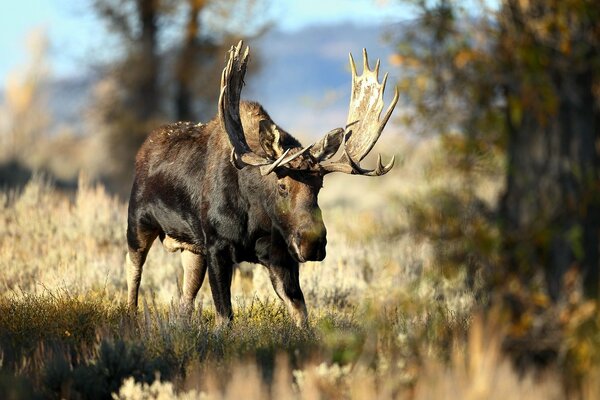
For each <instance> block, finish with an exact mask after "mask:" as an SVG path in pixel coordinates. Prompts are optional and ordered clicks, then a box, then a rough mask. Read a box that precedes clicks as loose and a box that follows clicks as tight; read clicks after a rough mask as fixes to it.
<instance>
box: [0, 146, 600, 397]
mask: <svg viewBox="0 0 600 400" xmlns="http://www.w3.org/2000/svg"><path fill="white" fill-rule="evenodd" d="M394 146H395V147H396V148H399V149H400V150H399V152H400V153H402V154H404V155H405V162H404V164H403V166H400V167H398V168H396V169H395V170H394V171H393V172H392V173H391V174H390V175H388V176H387V177H385V178H381V179H368V178H364V179H361V178H356V177H346V176H340V177H332V178H328V181H327V182H326V183H325V190H324V192H323V194H322V199H321V204H322V208H323V209H324V218H325V219H326V224H327V226H328V230H329V245H328V257H327V259H326V260H325V261H324V262H322V263H309V264H307V265H305V266H303V268H302V270H301V280H302V286H303V288H304V291H305V296H306V298H307V302H308V305H309V309H310V327H309V328H308V329H305V330H298V329H297V328H295V327H294V325H293V324H292V323H291V321H290V320H289V318H288V316H287V314H286V312H285V310H284V308H283V307H282V305H281V304H280V302H279V301H278V300H277V299H276V297H275V294H274V291H273V289H272V288H271V286H270V283H269V279H268V276H267V274H266V271H265V270H264V269H263V268H262V267H260V266H253V265H242V266H240V267H239V268H238V269H237V271H236V273H235V276H234V282H233V289H232V292H233V297H234V304H235V313H236V319H235V322H234V323H233V324H232V326H231V327H229V328H227V329H222V330H218V329H216V328H215V326H214V325H213V309H212V305H211V304H210V303H211V297H210V295H209V287H208V283H205V285H204V287H203V288H202V291H201V294H200V296H199V301H198V303H197V306H198V307H197V312H196V313H195V314H194V315H193V316H192V318H191V320H186V319H182V318H181V317H180V316H179V315H178V314H177V312H175V308H174V307H173V304H175V303H176V300H177V297H178V288H179V285H180V282H181V275H182V271H181V268H180V266H179V259H178V257H177V256H176V255H173V254H170V253H167V252H166V251H164V250H163V249H162V248H161V246H160V245H155V246H154V247H153V249H152V251H151V254H150V256H149V258H148V262H147V264H146V266H145V273H144V275H143V281H142V290H143V292H142V295H143V307H141V310H140V312H139V313H138V315H137V316H136V317H133V318H130V317H128V316H127V315H126V312H125V309H124V293H125V290H124V289H125V278H124V270H123V260H124V252H125V239H124V230H125V212H126V205H125V204H124V203H123V202H121V201H119V200H117V199H116V198H113V197H111V196H110V195H109V194H107V193H106V191H105V190H104V189H103V188H102V187H101V186H95V185H92V184H90V183H89V182H88V181H87V180H86V179H85V178H84V177H81V178H80V182H79V189H78V191H77V192H76V193H75V194H73V195H66V194H64V193H60V192H59V191H57V190H56V189H54V188H53V187H52V185H50V184H48V183H46V181H45V180H44V179H43V178H40V177H36V178H34V179H33V180H32V181H31V182H29V184H28V185H27V186H26V187H25V188H23V189H22V190H20V191H19V192H9V193H7V192H4V193H2V195H1V196H2V197H1V198H0V221H2V223H1V225H0V268H1V270H2V275H1V276H0V287H1V288H2V291H1V295H0V350H1V358H0V359H1V365H2V373H1V374H0V394H1V396H0V397H3V398H29V397H35V396H39V397H47V398H59V397H60V398H63V397H66V398H107V397H110V396H112V397H113V398H123V399H153V398H161V399H164V398H185V399H188V398H215V399H219V398H226V399H238V398H274V399H275V398H276V399H284V398H302V399H304V398H306V399H313V398H357V399H359V398H376V397H377V398H417V399H430V398H443V397H446V396H447V394H448V393H453V396H452V397H455V398H486V399H487V398H498V399H501V398H524V399H552V398H562V397H564V395H565V391H564V390H565V388H564V387H563V385H562V383H561V382H562V380H561V379H562V378H561V375H560V373H559V371H558V370H556V369H553V368H552V367H550V368H546V369H544V370H541V371H535V373H533V372H527V373H523V372H517V370H516V369H515V368H514V367H513V366H512V364H511V363H510V362H509V361H508V360H507V359H505V358H504V357H503V355H502V352H501V342H502V340H503V330H502V329H499V327H500V326H501V325H500V324H499V322H498V318H499V317H487V319H486V320H484V319H482V318H480V317H478V316H477V315H478V311H477V310H478V304H477V300H476V296H475V294H474V293H475V292H474V291H473V289H472V287H471V286H469V285H467V281H468V279H467V278H468V276H467V272H466V271H467V269H465V268H462V269H461V268H459V269H458V270H457V271H455V272H454V273H452V274H441V273H440V270H439V268H438V267H437V265H436V263H435V261H434V260H435V258H434V257H433V255H434V253H435V249H434V246H433V245H432V244H431V243H428V242H427V241H423V240H417V239H416V237H415V235H413V234H412V233H411V230H410V229H409V228H410V227H409V223H408V222H409V221H410V220H411V217H413V216H414V215H412V214H414V211H413V208H414V206H415V205H416V204H417V202H418V201H419V199H422V198H423V196H424V195H426V194H427V193H430V192H431V190H450V189H452V190H456V189H457V188H459V187H460V180H457V179H454V178H453V177H452V176H449V175H448V174H446V173H444V172H443V171H434V170H432V169H431V168H430V161H431V160H432V159H435V156H436V154H437V149H438V144H437V143H436V142H434V141H420V142H418V143H416V144H414V143H413V144H411V143H403V144H399V143H395V144H394ZM432 171H433V172H432ZM499 189H500V185H499V183H498V181H495V182H494V181H485V182H482V183H481V184H480V185H478V187H477V190H479V191H480V192H481V193H480V194H481V195H482V197H484V198H485V197H487V198H490V199H491V198H494V193H495V192H497V191H498V190H499ZM590 368H591V366H590ZM589 376H590V377H593V376H594V375H593V374H592V375H589ZM595 376H596V377H597V374H595ZM588 381H589V382H594V380H592V379H591V378H588V380H587V381H586V380H585V379H584V380H583V386H582V388H583V389H582V390H583V393H586V395H587V398H595V397H596V396H598V395H600V394H599V393H598V392H597V386H593V385H590V386H589V387H587V386H585V385H586V382H588ZM594 390H595V391H594ZM586 391H587V392H586ZM11 396H12V397H11Z"/></svg>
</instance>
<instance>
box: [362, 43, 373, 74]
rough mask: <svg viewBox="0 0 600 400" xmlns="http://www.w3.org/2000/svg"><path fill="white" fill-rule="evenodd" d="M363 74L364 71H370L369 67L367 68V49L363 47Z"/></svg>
mask: <svg viewBox="0 0 600 400" xmlns="http://www.w3.org/2000/svg"><path fill="white" fill-rule="evenodd" d="M362 52H363V74H364V73H365V72H367V71H368V72H371V68H369V55H368V54H367V49H365V48H363V49H362Z"/></svg>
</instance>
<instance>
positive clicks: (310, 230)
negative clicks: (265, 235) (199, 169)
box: [218, 41, 398, 262]
mask: <svg viewBox="0 0 600 400" xmlns="http://www.w3.org/2000/svg"><path fill="white" fill-rule="evenodd" d="M248 54H249V49H248V47H246V48H245V50H244V51H243V52H242V42H241V41H240V42H239V43H238V45H237V46H234V47H232V48H231V50H230V51H229V59H228V62H227V65H226V67H225V69H224V70H223V74H222V76H221V92H220V96H219V103H218V120H219V122H220V124H221V128H222V130H223V131H225V132H226V133H227V136H228V138H229V142H230V143H231V147H232V149H231V156H230V161H231V163H232V164H233V166H235V168H237V169H238V170H243V171H247V173H248V174H255V175H256V174H260V176H261V177H262V181H263V182H265V183H266V184H263V185H261V189H262V191H263V193H262V199H263V201H264V204H263V205H264V208H265V209H266V210H267V211H268V213H269V216H270V218H271V220H272V221H273V224H274V226H275V227H276V228H277V229H278V230H279V232H280V234H281V236H282V237H283V238H285V240H286V244H287V247H288V250H289V252H290V254H291V255H292V256H293V257H294V258H295V259H296V260H297V261H299V262H305V261H321V260H322V259H323V258H325V245H326V243H327V240H326V229H325V225H324V224H323V220H322V217H321V210H320V208H319V205H318V204H317V196H318V194H319V190H320V189H321V187H322V184H323V177H324V176H325V175H326V174H329V173H331V172H343V173H346V174H352V175H366V176H380V175H384V174H386V173H388V172H389V171H390V170H391V169H392V167H393V166H394V157H392V159H391V161H390V162H389V163H388V164H387V165H383V164H382V162H381V155H379V156H378V160H377V167H376V168H375V169H373V170H370V169H365V168H363V167H361V166H360V162H361V161H362V160H363V159H364V158H365V157H366V156H367V154H369V152H370V151H371V149H372V148H373V146H374V145H375V143H376V142H377V140H378V139H379V136H380V135H381V132H382V131H383V129H384V127H385V125H386V123H387V122H388V120H389V118H390V116H391V114H392V111H393V110H394V107H395V106H396V103H397V102H398V91H397V89H396V90H395V94H394V98H393V100H392V102H391V104H390V105H389V107H388V108H387V110H386V112H385V114H384V115H383V117H381V113H382V111H383V108H384V102H383V94H384V90H385V85H386V81H387V76H388V75H387V73H386V74H385V76H384V78H383V81H382V82H381V83H380V82H379V78H378V75H379V64H380V63H379V60H377V62H376V64H375V68H374V69H371V68H370V67H369V60H368V56H367V52H366V50H364V49H363V72H362V74H361V75H358V74H357V72H356V65H355V63H354V59H353V58H352V54H350V69H351V72H352V92H351V98H350V108H349V113H348V119H347V122H346V126H345V128H337V129H334V130H332V131H330V132H328V133H327V134H326V135H324V136H323V138H321V139H320V140H318V141H317V142H315V143H312V144H310V145H308V146H305V147H301V146H295V145H294V144H291V145H290V144H289V143H284V140H283V137H284V136H289V135H288V134H287V133H286V132H284V131H283V130H282V129H281V128H279V127H278V126H277V125H276V124H274V123H273V122H272V121H271V120H270V118H268V116H266V114H265V118H264V119H261V120H260V121H259V123H258V125H259V129H258V142H259V144H260V152H259V153H260V154H257V153H258V152H256V151H253V150H252V149H251V147H250V146H249V145H248V141H247V140H246V134H245V132H244V127H243V124H242V120H243V118H241V117H240V93H241V91H242V87H243V85H244V76H245V73H246V67H247V64H248ZM340 148H341V156H340V157H339V159H337V160H336V161H332V158H333V156H334V155H335V154H336V153H338V151H339V150H340Z"/></svg>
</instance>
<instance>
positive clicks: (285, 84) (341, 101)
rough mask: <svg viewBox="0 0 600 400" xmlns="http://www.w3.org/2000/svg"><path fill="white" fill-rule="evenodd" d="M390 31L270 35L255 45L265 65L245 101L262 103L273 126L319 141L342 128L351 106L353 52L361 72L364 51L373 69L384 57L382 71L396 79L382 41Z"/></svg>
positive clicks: (344, 28) (347, 28) (326, 29)
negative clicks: (350, 67)
mask: <svg viewBox="0 0 600 400" xmlns="http://www.w3.org/2000/svg"><path fill="white" fill-rule="evenodd" d="M391 29H394V27H357V26H354V25H348V24H345V25H339V26H315V27H313V28H309V29H303V30H301V31H298V32H295V33H281V32H277V31H273V32H269V33H267V34H266V35H265V36H263V37H261V38H260V39H259V40H258V41H257V43H252V47H253V50H254V51H257V50H258V51H259V52H260V54H261V61H262V63H263V65H262V69H261V70H260V71H259V73H258V74H257V76H254V77H252V79H250V80H248V82H249V83H248V88H247V91H246V93H245V96H246V97H248V98H255V99H257V100H259V101H260V102H261V103H262V104H263V105H264V106H265V108H266V109H267V110H269V112H270V114H271V116H272V117H273V119H274V120H276V121H277V122H278V123H279V124H281V125H282V126H283V127H284V128H287V129H290V130H293V131H297V132H300V133H304V134H309V135H318V134H320V133H322V132H324V131H326V130H329V129H331V128H333V127H335V126H339V125H342V124H343V123H344V122H345V120H346V114H347V111H348V102H349V100H350V84H351V75H350V70H349V67H348V52H352V54H353V55H354V59H355V61H356V63H357V65H359V72H360V68H361V67H360V64H361V63H362V56H361V53H362V48H363V47H364V48H367V50H368V52H369V55H370V60H371V66H373V65H374V64H375V59H376V58H378V57H379V58H381V59H382V60H381V62H382V65H381V67H382V68H381V69H382V71H390V72H391V73H393V72H394V70H393V68H390V67H389V63H388V56H389V54H390V53H391V52H392V50H393V45H392V44H390V43H385V42H384V40H383V37H384V35H385V33H386V32H388V31H389V30H391ZM391 81H392V83H393V81H394V79H391ZM388 91H389V93H392V90H388Z"/></svg>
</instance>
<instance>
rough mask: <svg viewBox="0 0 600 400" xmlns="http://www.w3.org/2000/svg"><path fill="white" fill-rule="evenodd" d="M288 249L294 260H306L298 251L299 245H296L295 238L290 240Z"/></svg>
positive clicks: (300, 261) (301, 261)
mask: <svg viewBox="0 0 600 400" xmlns="http://www.w3.org/2000/svg"><path fill="white" fill-rule="evenodd" d="M289 250H290V254H291V255H292V257H293V258H294V260H296V261H298V262H299V263H303V262H306V259H305V258H304V257H303V256H302V253H301V252H300V246H298V243H297V242H296V240H294V239H292V240H290V245H289Z"/></svg>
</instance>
